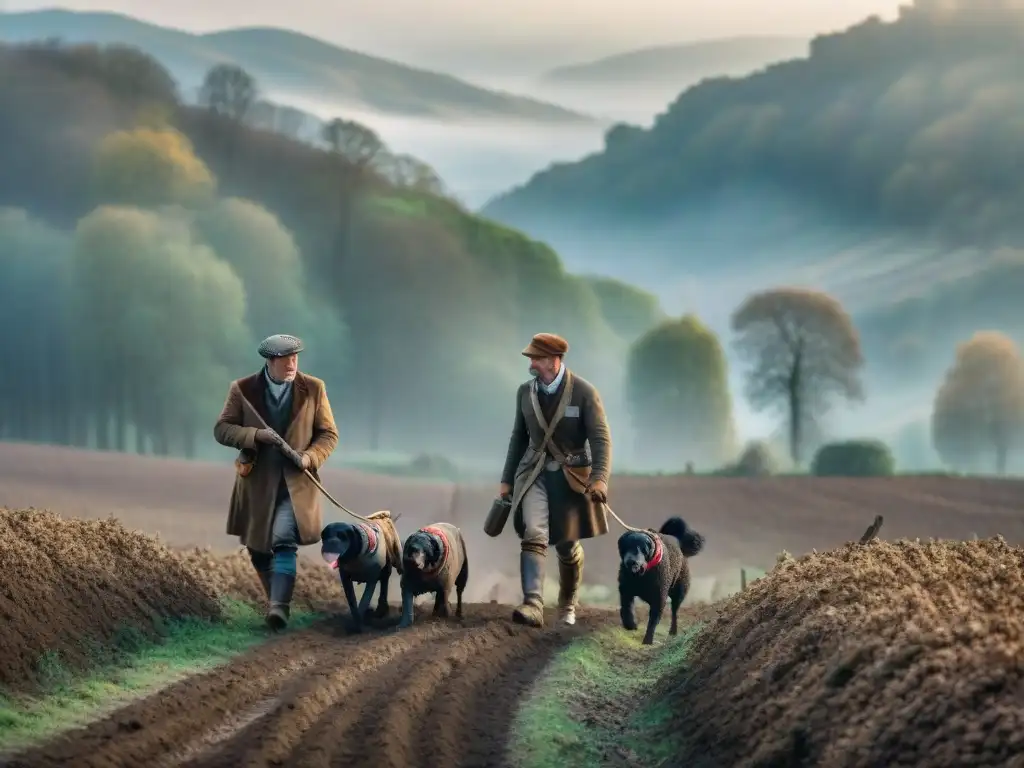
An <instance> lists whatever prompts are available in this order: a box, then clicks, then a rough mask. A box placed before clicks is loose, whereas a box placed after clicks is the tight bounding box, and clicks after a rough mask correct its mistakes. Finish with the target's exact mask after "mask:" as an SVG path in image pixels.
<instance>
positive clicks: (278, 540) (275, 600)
mask: <svg viewBox="0 0 1024 768" xmlns="http://www.w3.org/2000/svg"><path fill="white" fill-rule="evenodd" d="M298 541H299V529H298V525H297V524H296V522H295V509H294V508H293V507H292V500H291V497H290V496H288V495H284V496H283V498H281V499H280V501H278V504H277V509H276V510H275V511H274V523H273V548H274V554H273V560H272V564H271V575H270V611H269V612H268V613H267V623H268V624H269V625H270V626H271V627H273V628H274V629H284V627H286V626H287V625H288V619H289V618H290V615H291V602H292V594H293V593H294V591H295V575H296V571H297V569H298V551H299V547H298Z"/></svg>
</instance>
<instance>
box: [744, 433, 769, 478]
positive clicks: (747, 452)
mask: <svg viewBox="0 0 1024 768" xmlns="http://www.w3.org/2000/svg"><path fill="white" fill-rule="evenodd" d="M776 472H778V462H777V461H776V459H775V455H774V454H773V453H772V450H771V448H770V447H769V446H768V444H767V443H765V442H763V441H761V440H752V441H751V442H749V443H747V446H746V448H744V449H743V453H742V454H740V458H739V460H738V461H737V462H736V464H735V466H734V473H735V475H736V476H737V477H768V476H770V475H774V474H775V473H776Z"/></svg>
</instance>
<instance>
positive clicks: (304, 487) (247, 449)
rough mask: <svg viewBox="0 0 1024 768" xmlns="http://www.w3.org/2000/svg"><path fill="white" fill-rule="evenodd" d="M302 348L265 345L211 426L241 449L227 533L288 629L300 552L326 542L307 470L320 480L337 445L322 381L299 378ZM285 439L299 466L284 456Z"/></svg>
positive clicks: (284, 340)
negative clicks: (259, 361)
mask: <svg viewBox="0 0 1024 768" xmlns="http://www.w3.org/2000/svg"><path fill="white" fill-rule="evenodd" d="M302 348H303V347H302V341H301V340H299V339H297V338H296V337H294V336H287V335H284V334H279V335H276V336H270V337H268V338H266V339H264V340H263V343H262V344H260V347H259V353H260V355H261V356H262V357H263V358H265V359H266V364H265V365H264V367H263V368H262V370H260V371H259V372H258V373H254V374H252V375H251V376H246V377H244V378H241V379H238V380H237V381H233V382H231V386H230V387H229V389H228V396H227V400H226V401H225V403H224V409H223V410H222V411H221V414H220V416H219V417H218V418H217V423H216V425H215V426H214V428H213V435H214V438H215V439H216V440H217V442H218V443H220V444H221V445H226V446H229V447H231V448H237V449H238V450H239V456H238V458H237V459H236V461H235V467H236V475H235V487H234V490H233V491H232V493H231V506H230V508H229V511H228V525H227V532H228V534H229V535H231V536H238V537H239V539H240V540H241V543H242V544H243V545H244V546H245V547H246V548H247V549H248V550H249V559H250V560H251V561H252V564H253V567H254V568H255V569H256V573H257V575H258V576H259V579H260V582H261V584H262V585H263V590H264V592H265V593H266V595H267V599H268V600H269V601H270V608H269V611H268V613H267V623H268V624H269V625H270V626H271V627H273V628H274V629H283V628H284V627H285V626H286V625H287V624H288V619H289V614H290V605H291V600H292V593H293V591H294V589H295V575H296V565H297V553H298V548H299V547H300V546H306V545H309V544H316V543H317V542H318V541H320V531H321V530H323V527H324V526H323V516H322V512H321V509H320V491H319V490H318V489H317V487H316V486H315V485H314V484H313V483H312V482H311V481H310V479H309V478H308V477H307V476H306V475H305V473H304V472H303V470H306V469H308V470H309V471H310V474H312V475H313V476H314V477H316V478H317V480H319V479H320V477H319V474H318V473H317V470H319V469H320V467H322V466H323V464H324V462H326V461H327V458H328V457H329V456H330V455H331V453H332V452H333V451H334V449H335V447H336V446H337V445H338V430H337V428H336V427H335V425H334V414H333V413H332V412H331V404H330V402H329V401H328V400H327V389H326V387H325V385H324V382H323V381H321V380H320V379H318V378H315V377H313V376H310V375H308V374H305V373H300V372H299V352H301V351H302ZM254 411H255V412H254ZM282 440H283V442H285V443H287V444H288V445H290V446H291V447H292V448H293V449H294V450H295V451H297V452H298V454H299V456H300V457H301V466H295V465H294V464H293V463H292V462H291V461H290V460H289V459H287V458H286V457H285V456H284V454H282V452H281V451H280V450H278V447H277V444H278V443H280V442H281V441H282Z"/></svg>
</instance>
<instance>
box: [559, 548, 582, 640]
mask: <svg viewBox="0 0 1024 768" xmlns="http://www.w3.org/2000/svg"><path fill="white" fill-rule="evenodd" d="M582 584H583V547H581V546H579V545H577V546H576V547H575V548H574V550H573V552H572V553H571V554H570V555H569V557H568V558H565V559H563V558H562V557H559V558H558V620H559V621H561V622H562V623H563V624H575V623H576V601H577V600H578V599H579V596H580V586H582Z"/></svg>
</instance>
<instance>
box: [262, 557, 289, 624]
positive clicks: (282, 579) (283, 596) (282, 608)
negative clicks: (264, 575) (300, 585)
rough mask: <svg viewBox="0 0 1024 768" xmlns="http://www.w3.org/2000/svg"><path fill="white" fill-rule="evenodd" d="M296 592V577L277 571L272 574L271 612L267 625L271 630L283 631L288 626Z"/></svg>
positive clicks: (268, 615) (268, 614)
mask: <svg viewBox="0 0 1024 768" xmlns="http://www.w3.org/2000/svg"><path fill="white" fill-rule="evenodd" d="M294 591H295V576H293V575H292V574H290V573H278V572H276V571H275V572H274V573H273V574H271V577H270V611H269V612H268V613H267V625H268V626H269V627H270V628H271V629H277V630H281V629H284V628H285V627H287V626H288V619H289V617H290V614H291V603H292V593H293V592H294Z"/></svg>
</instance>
